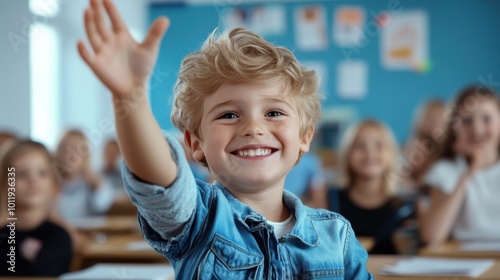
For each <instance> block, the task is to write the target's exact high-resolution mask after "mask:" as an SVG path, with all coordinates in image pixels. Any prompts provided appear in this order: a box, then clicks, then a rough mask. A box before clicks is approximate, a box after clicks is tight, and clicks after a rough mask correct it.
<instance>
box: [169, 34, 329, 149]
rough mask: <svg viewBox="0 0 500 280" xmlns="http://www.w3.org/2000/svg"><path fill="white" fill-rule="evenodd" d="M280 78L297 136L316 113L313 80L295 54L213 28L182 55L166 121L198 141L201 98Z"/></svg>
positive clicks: (252, 37)
mask: <svg viewBox="0 0 500 280" xmlns="http://www.w3.org/2000/svg"><path fill="white" fill-rule="evenodd" d="M276 82H281V83H282V85H283V90H284V93H285V94H286V97H287V98H288V99H289V100H290V101H291V102H292V103H293V104H294V105H295V108H297V111H298V115H299V119H300V120H299V121H300V136H303V135H305V133H306V132H307V131H308V130H309V129H310V128H312V127H314V125H315V124H316V122H317V121H318V120H319V118H320V116H321V104H320V94H319V93H318V79H317V77H316V73H315V71H312V70H306V69H305V68H304V67H303V66H301V65H300V63H299V62H298V61H297V59H296V58H295V56H294V55H293V54H292V52H290V51H289V50H287V49H286V48H283V47H276V46H274V45H273V44H271V43H269V42H267V41H266V40H264V39H263V38H262V37H260V36H259V35H257V34H255V33H253V32H250V31H248V30H245V29H243V28H236V29H233V30H232V31H230V32H225V33H222V34H221V35H219V36H216V35H215V32H213V33H212V34H211V35H210V36H209V37H208V39H207V40H206V41H205V42H204V43H203V46H202V47H201V49H200V50H199V51H196V52H193V53H191V54H189V55H187V56H186V57H185V58H184V60H183V61H182V64H181V69H180V70H179V74H178V78H177V82H176V84H175V87H174V92H175V99H174V105H173V108H172V114H171V120H172V123H173V124H174V125H175V126H176V127H177V128H178V129H180V130H181V131H182V132H184V131H186V130H187V131H189V132H191V133H192V134H194V136H195V137H197V138H198V139H200V140H202V135H201V118H202V115H203V101H204V99H205V97H206V96H208V95H211V94H213V93H214V92H215V91H217V89H218V88H219V87H220V86H221V85H223V84H238V83H249V84H272V83H276Z"/></svg>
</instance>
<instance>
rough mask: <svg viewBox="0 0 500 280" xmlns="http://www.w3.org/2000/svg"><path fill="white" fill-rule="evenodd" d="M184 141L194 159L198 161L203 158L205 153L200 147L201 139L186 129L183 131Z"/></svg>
mask: <svg viewBox="0 0 500 280" xmlns="http://www.w3.org/2000/svg"><path fill="white" fill-rule="evenodd" d="M184 142H186V145H187V146H188V148H189V150H190V151H191V155H192V156H193V159H194V160H196V161H197V162H200V161H202V160H203V159H204V158H205V153H203V150H202V149H201V141H200V140H199V139H198V138H197V137H196V136H194V135H193V134H192V133H191V132H189V131H187V130H186V131H184Z"/></svg>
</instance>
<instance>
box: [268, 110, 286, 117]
mask: <svg viewBox="0 0 500 280" xmlns="http://www.w3.org/2000/svg"><path fill="white" fill-rule="evenodd" d="M282 115H283V113H281V112H280V111H271V112H269V113H267V114H266V116H267V117H279V116H282Z"/></svg>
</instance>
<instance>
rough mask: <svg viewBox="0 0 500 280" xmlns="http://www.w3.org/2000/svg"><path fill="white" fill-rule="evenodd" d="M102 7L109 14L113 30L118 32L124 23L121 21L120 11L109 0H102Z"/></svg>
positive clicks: (123, 26)
mask: <svg viewBox="0 0 500 280" xmlns="http://www.w3.org/2000/svg"><path fill="white" fill-rule="evenodd" d="M103 4H104V8H105V9H106V12H107V13H108V15H109V19H110V21H111V25H112V26H113V30H114V31H115V32H120V31H122V30H124V29H125V23H124V22H123V20H122V18H121V16H120V13H119V12H118V10H117V9H116V7H115V5H114V4H113V2H111V0H104V1H103Z"/></svg>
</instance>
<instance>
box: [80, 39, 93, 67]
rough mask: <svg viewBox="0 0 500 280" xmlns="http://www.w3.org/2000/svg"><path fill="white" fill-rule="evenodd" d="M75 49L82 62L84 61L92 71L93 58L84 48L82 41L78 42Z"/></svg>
mask: <svg viewBox="0 0 500 280" xmlns="http://www.w3.org/2000/svg"><path fill="white" fill-rule="evenodd" d="M77 48H78V53H80V56H81V57H82V59H83V61H85V63H87V65H88V66H90V68H91V69H93V59H92V58H93V57H92V55H91V54H90V53H89V51H88V50H87V47H85V43H83V42H82V41H78V44H77Z"/></svg>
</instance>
